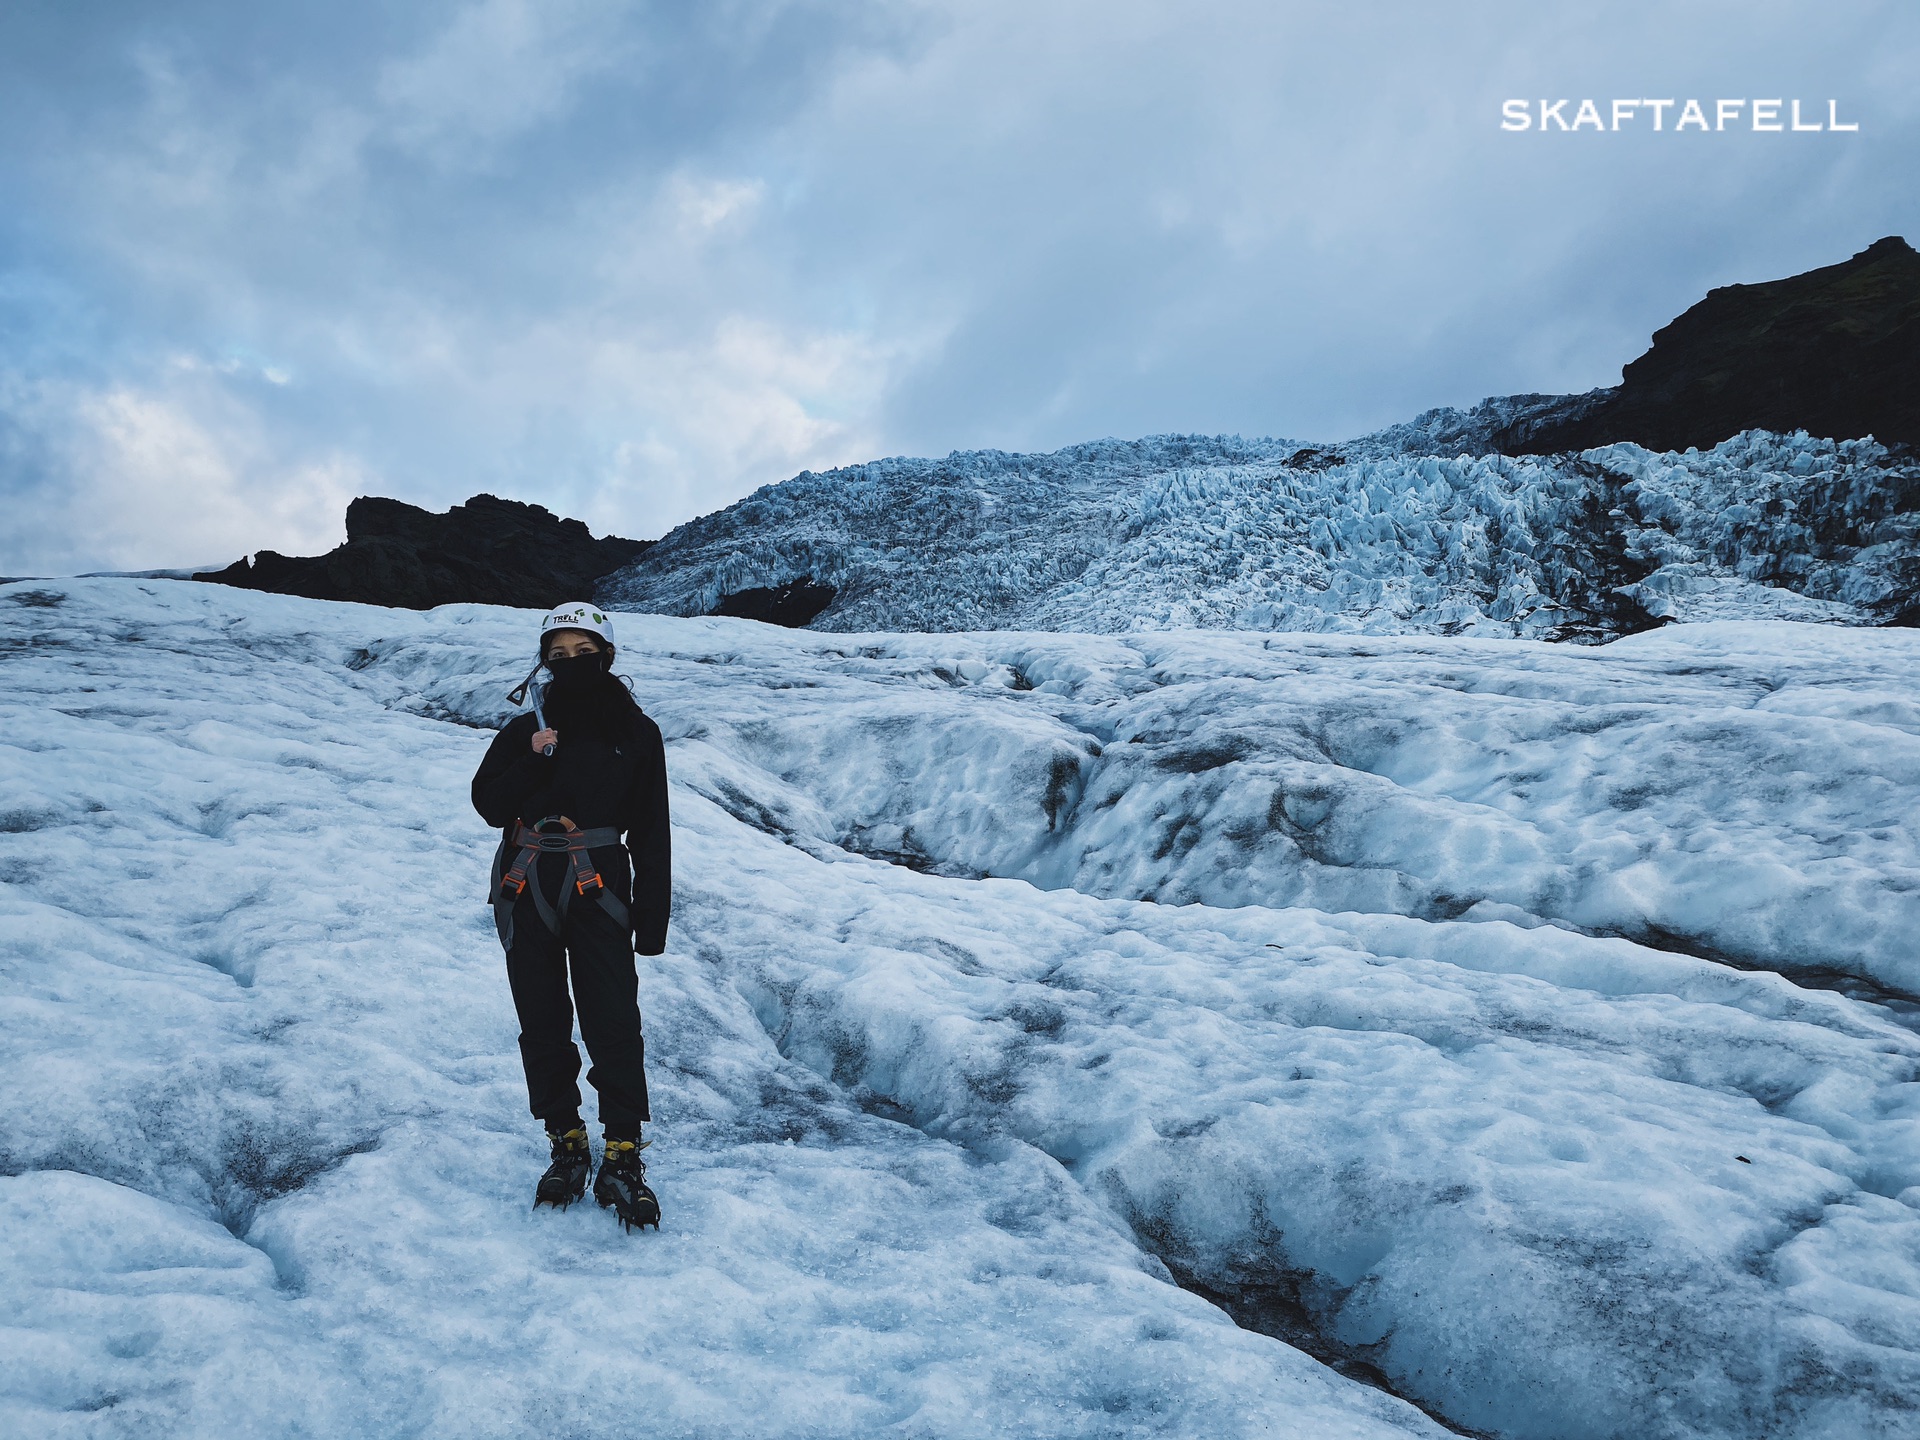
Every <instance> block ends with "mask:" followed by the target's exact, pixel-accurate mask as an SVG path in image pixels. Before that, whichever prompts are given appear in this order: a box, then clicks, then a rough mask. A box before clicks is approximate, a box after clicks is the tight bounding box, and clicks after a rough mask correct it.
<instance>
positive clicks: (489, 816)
mask: <svg viewBox="0 0 1920 1440" xmlns="http://www.w3.org/2000/svg"><path fill="white" fill-rule="evenodd" d="M552 764H553V761H552V760H550V759H548V758H547V757H546V756H545V755H536V754H535V753H534V751H533V716H531V715H516V716H514V717H513V719H511V720H509V721H508V722H507V723H506V725H505V726H504V727H503V728H502V729H501V731H500V733H499V734H498V735H495V736H494V737H493V743H492V744H491V745H489V746H488V747H487V754H486V758H485V759H483V760H482V761H481V762H480V768H479V769H478V770H477V771H475V772H474V776H473V808H474V809H476V810H478V811H479V812H480V818H481V819H482V820H485V821H486V822H487V824H489V825H492V826H494V827H495V828H497V829H505V828H506V827H507V826H508V825H510V824H512V823H513V821H514V819H515V818H516V817H518V816H519V814H520V812H521V811H522V810H523V809H524V808H525V806H526V802H527V799H528V797H530V796H531V795H532V794H533V792H534V791H536V790H538V789H539V788H540V786H541V785H542V784H544V783H545V781H546V778H547V769H548V767H549V766H551V765H552Z"/></svg>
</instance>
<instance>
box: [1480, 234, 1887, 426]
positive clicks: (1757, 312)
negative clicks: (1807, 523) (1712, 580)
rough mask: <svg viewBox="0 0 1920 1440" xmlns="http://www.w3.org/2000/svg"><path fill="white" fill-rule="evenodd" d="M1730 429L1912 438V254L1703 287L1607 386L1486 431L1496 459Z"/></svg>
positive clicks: (1881, 251) (1883, 247)
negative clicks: (1753, 281)
mask: <svg viewBox="0 0 1920 1440" xmlns="http://www.w3.org/2000/svg"><path fill="white" fill-rule="evenodd" d="M1743 430H1771V431H1774V432H1775V433H1777V434H1783V435H1784V434H1791V433H1792V432H1793V431H1795V430H1804V431H1806V432H1807V433H1808V434H1809V435H1818V436H1822V437H1825V438H1827V439H1830V440H1851V439H1857V438H1859V437H1861V436H1865V435H1871V436H1873V437H1874V438H1875V439H1876V440H1879V441H1880V442H1881V443H1882V444H1905V445H1916V444H1920V253H1916V252H1915V251H1914V249H1913V247H1912V246H1910V245H1909V244H1907V242H1906V241H1905V240H1904V239H1902V238H1900V237H1899V236H1897V235H1889V236H1887V237H1886V238H1885V239H1884V240H1876V241H1875V242H1874V243H1873V244H1871V245H1869V246H1868V247H1867V248H1866V249H1865V250H1862V251H1861V252H1860V253H1859V254H1858V255H1855V256H1854V257H1853V258H1852V259H1850V260H1843V261H1842V262H1841V263H1840V264H1838V265H1827V266H1823V267H1822V268H1821V269H1818V270H1809V271H1807V272H1806V273H1805V274H1802V275H1793V276H1789V277H1788V278H1787V279H1785V280H1771V281H1768V282H1766V283H1764V284H1759V285H1728V286H1725V287H1723V288H1721V289H1718V290H1711V291H1709V292H1708V293H1707V298H1706V299H1704V300H1702V301H1701V302H1700V303H1699V304H1697V305H1694V306H1693V307H1691V308H1690V309H1689V310H1687V311H1686V313H1684V314H1683V315H1681V316H1680V317H1679V318H1678V319H1676V320H1674V321H1673V322H1672V323H1670V324H1668V325H1665V326H1663V327H1662V328H1660V329H1659V330H1656V331H1655V332H1654V335H1653V345H1652V347H1651V348H1650V349H1649V350H1648V351H1647V353H1646V354H1644V355H1642V356H1641V357H1640V358H1639V359H1637V360H1635V361H1633V362H1632V363H1630V364H1629V365H1627V366H1626V368H1625V369H1624V370H1623V371H1622V372H1621V378H1620V384H1619V385H1617V386H1614V387H1613V388H1612V389H1609V390H1596V391H1592V392H1589V393H1588V394H1587V395H1582V396H1568V397H1564V398H1563V401H1562V404H1561V405H1560V406H1557V407H1555V406H1549V407H1543V409H1542V410H1540V411H1538V412H1536V413H1532V414H1527V415H1522V416H1519V417H1516V419H1515V420H1514V421H1513V422H1512V423H1511V424H1508V425H1506V426H1502V427H1500V428H1499V429H1497V430H1495V432H1494V433H1493V435H1492V436H1491V437H1490V438H1491V443H1492V445H1493V447H1494V448H1495V449H1497V450H1499V451H1500V452H1501V453H1503V454H1507V455H1549V454H1555V453H1558V452H1561V451H1568V450H1587V449H1591V448H1592V447H1593V446H1595V445H1610V444H1613V443H1615V442H1617V441H1621V440H1631V441H1633V442H1634V443H1635V444H1637V445H1643V446H1645V447H1646V448H1647V449H1649V450H1685V449H1688V448H1697V449H1702V450H1704V449H1707V448H1708V447H1710V446H1713V445H1717V444H1719V443H1720V442H1721V441H1722V440H1725V439H1727V438H1728V437H1730V436H1733V435H1738V434H1739V433H1740V432H1741V431H1743Z"/></svg>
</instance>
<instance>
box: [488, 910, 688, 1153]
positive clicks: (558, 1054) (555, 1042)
mask: <svg viewBox="0 0 1920 1440" xmlns="http://www.w3.org/2000/svg"><path fill="white" fill-rule="evenodd" d="M569 962H571V964H572V969H573V999H574V1000H577V1001H578V1002H579V1004H580V1038H581V1039H583V1040H585V1041H586V1042H587V1054H588V1055H589V1056H590V1057H592V1060H593V1068H592V1069H591V1070H589V1071H587V1083H588V1084H589V1085H591V1086H593V1088H594V1089H595V1090H596V1091H598V1092H599V1095H600V1123H601V1124H602V1125H604V1126H606V1128H607V1133H608V1134H610V1135H612V1136H614V1137H615V1138H617V1139H621V1140H631V1139H637V1138H638V1137H639V1134H640V1122H641V1121H643V1120H651V1119H652V1118H653V1116H652V1114H651V1112H650V1111H649V1110H648V1109H647V1071H646V1042H645V1041H644V1040H642V1039H641V1037H640V1000H639V989H640V982H639V979H638V977H637V976H636V975H635V973H634V968H633V937H632V936H631V935H630V934H628V932H627V931H626V930H625V929H624V928H623V927H622V926H620V925H619V924H618V923H617V922H616V921H615V920H614V918H613V917H612V916H611V915H609V914H607V912H606V911H605V910H603V909H601V908H600V907H599V906H598V905H596V904H594V903H592V901H590V900H582V899H580V898H578V897H576V898H575V899H574V902H573V904H572V905H571V906H570V907H569V908H568V911H567V916H566V919H565V920H563V921H562V922H561V934H560V935H555V934H554V933H553V932H552V931H551V930H549V929H547V927H546V925H545V924H544V923H543V922H542V921H541V919H540V915H539V913H538V912H537V911H536V910H535V909H534V906H533V899H532V897H531V895H522V896H521V897H520V899H519V901H518V903H516V904H515V906H514V909H513V944H512V946H511V947H509V949H508V950H507V981H508V983H509V984H511V985H512V986H513V1008H514V1009H515V1010H517V1011H518V1012H519V1014H520V1061H521V1063H522V1064H523V1065H525V1066H526V1070H527V1108H528V1109H530V1110H532V1111H533V1113H534V1117H535V1118H536V1119H538V1120H541V1121H543V1122H545V1123H546V1125H547V1127H548V1128H549V1129H552V1128H553V1126H554V1125H555V1124H556V1123H558V1122H561V1121H566V1120H571V1119H573V1117H574V1116H576V1115H578V1114H579V1113H580V1086H579V1083H578V1081H579V1077H580V1051H579V1050H578V1049H577V1048H576V1047H575V1046H574V1043H573V1005H572V1004H571V1003H570V1001H569V999H568V996H567V969H568V964H569Z"/></svg>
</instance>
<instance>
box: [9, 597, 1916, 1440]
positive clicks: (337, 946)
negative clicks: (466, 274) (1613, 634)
mask: <svg viewBox="0 0 1920 1440" xmlns="http://www.w3.org/2000/svg"><path fill="white" fill-rule="evenodd" d="M533 623H534V617H532V616H530V615H525V614H520V613H516V612H511V611H504V610H496V609H489V608H484V607H471V606H460V607H448V608H445V609H442V610H439V611H434V612H429V613H426V614H413V613H410V612H398V611H388V610H380V609H375V608H371V607H364V606H348V605H328V604H324V603H320V602H313V601H305V600H299V599H295V598H291V597H282V596H272V595H261V594H253V593H249V592H241V591H234V590H225V589H221V588H219V587H208V586H192V585H186V584H171V583H168V582H164V581H133V580H85V581H63V582H40V583H38V584H20V585H11V586H5V587H0V655H3V656H4V657H5V661H6V667H7V674H8V677H9V679H10V681H11V683H10V685H9V686H8V688H7V690H6V691H5V692H4V693H0V705H3V706H4V707H5V712H6V721H5V727H4V731H0V876H3V877H4V879H5V881H6V885H5V887H4V890H0V957H4V959H0V966H3V967H4V968H3V969H0V974H4V977H5V979H4V986H3V987H0V1006H4V1009H3V1010H0V1014H3V1015H4V1017H5V1019H4V1023H3V1024H0V1046H3V1047H4V1060H3V1061H0V1085H3V1086H4V1091H3V1092H0V1099H3V1101H4V1103H0V1155H3V1156H4V1158H5V1162H6V1163H5V1165H4V1166H0V1217H4V1218H3V1219H0V1227H3V1228H4V1233H5V1234H6V1236H7V1240H8V1244H7V1245H6V1246H5V1247H0V1249H4V1252H5V1253H4V1256H0V1265H4V1266H5V1268H6V1279H5V1286H6V1293H7V1295H8V1297H9V1304H10V1310H9V1315H8V1317H7V1319H6V1321H5V1322H4V1323H5V1325H6V1327H7V1332H6V1333H7V1343H6V1345H4V1346H0V1415H4V1416H5V1417H6V1419H7V1423H8V1427H9V1428H10V1429H23V1430H24V1429H34V1430H36V1431H41V1430H44V1431H46V1432H48V1433H67V1432H68V1431H71V1432H73V1433H91V1434H142V1435H150V1434H156V1433H192V1432H199V1431H206V1430H212V1429H215V1428H218V1429H222V1430H233V1431H236V1432H245V1433H258V1434H309V1435H359V1434H406V1433H426V1432H432V1433H435V1434H449V1435H509V1434H520V1433H525V1432H526V1431H527V1430H529V1429H531V1428H535V1427H538V1428H540V1429H542V1430H543V1431H552V1432H555V1433H574V1434H581V1435H599V1434H606V1435H613V1434H625V1433H631V1432H632V1430H633V1429H634V1428H635V1416H636V1415H638V1416H639V1417H641V1419H642V1420H643V1422H644V1424H643V1426H642V1428H645V1429H647V1430H649V1431H651V1432H654V1433H659V1434H662V1435H710V1434H718V1433H754V1434H765V1435H793V1436H801V1435H808V1436H819V1435H859V1434H871V1433H875V1432H879V1431H886V1430H889V1429H891V1430H896V1431H898V1432H899V1433H901V1434H909V1435H943V1436H949V1435H950V1436H965V1435H973V1434H980V1435H1004V1434H1034V1435H1062V1436H1065V1435H1087V1436H1111V1435H1127V1434H1138V1435H1148V1434H1152V1435H1165V1434H1192V1435H1207V1436H1214V1435H1241V1434H1244V1435H1249V1436H1254V1435H1261V1436H1265V1435H1275V1434H1283V1435H1284V1434H1295V1435H1299V1436H1302V1437H1309V1436H1311V1437H1318V1436H1344V1435H1351V1436H1369V1437H1372V1436H1384V1435H1389V1434H1412V1435H1439V1434H1444V1433H1446V1432H1447V1427H1449V1426H1453V1427H1460V1428H1465V1429H1472V1430H1478V1431H1483V1432H1486V1433H1492V1434H1498V1435H1502V1436H1514V1437H1521V1436H1525V1437H1534V1436H1541V1435H1555V1436H1596V1437H1597V1436H1636V1437H1637V1436H1709V1435H1711V1436H1729V1437H1732V1436H1740V1437H1746V1436H1752V1437H1760V1436H1767V1437H1773V1436H1807V1437H1812V1436H1833V1437H1841V1436H1848V1437H1851V1436H1887V1437H1892V1436H1898V1435H1905V1434H1909V1433H1911V1430H1912V1426H1913V1424H1914V1422H1915V1418H1916V1410H1915V1402H1914V1398H1913V1397H1914V1396H1915V1395H1916V1394H1920V1036H1917V1035H1916V1033H1915V1027H1916V1023H1920V1022H1916V1008H1915V1002H1916V996H1917V994H1920V983H1917V977H1916V970H1915V965H1916V961H1915V957H1914V949H1913V941H1912V938H1911V937H1912V936H1913V935H1914V934H1915V933H1917V932H1916V930H1915V927H1914V925H1913V923H1912V921H1913V919H1914V918H1915V917H1914V915H1913V905H1914V903H1915V902H1914V901H1913V899H1912V897H1913V896H1914V895H1915V894H1916V893H1920V885H1916V884H1915V883H1914V881H1915V876H1916V864H1915V858H1916V846H1917V844H1920V837H1916V833H1915V829H1914V821H1913V818H1912V817H1913V815H1914V813H1915V807H1914V803H1913V801H1914V797H1915V792H1916V781H1920V771H1917V770H1916V762H1917V761H1920V705H1916V703H1915V701H1914V698H1913V697H1914V694H1915V682H1916V680H1917V679H1920V636H1917V635H1914V634H1913V633H1912V632H1907V631H1897V630H1863V629H1833V628H1830V627H1824V626H1808V625H1803V624H1793V623H1783V622H1751V621H1748V622H1722V623H1713V624H1700V625H1689V626H1683V627H1675V628H1671V629H1666V630H1662V631H1659V632H1656V633H1652V634H1647V635H1641V636H1637V637H1635V638H1633V639H1630V640H1626V641H1622V642H1617V643H1614V644H1611V645H1605V646H1600V647H1592V648H1569V647H1561V646H1549V645H1542V644H1529V643H1515V642H1512V641H1499V642H1496V641H1489V640H1483V639H1473V638H1445V637H1428V636H1411V637H1409V636H1397V637H1396V636H1382V637H1342V636H1336V635H1328V634H1320V635H1289V636H1273V635H1263V634H1258V633H1251V634H1223V633H1205V632H1191V631H1189V632H1178V633H1167V634H1129V635H1060V634H1052V635H1049V634H1034V633H1029V634H1019V633H990V634H945V635H902V634H860V635H853V634H837V633H812V632H787V631H779V630H774V629H771V628H769V627H766V626H761V625H755V624H752V623H750V622H743V621H730V620H715V619H677V618H671V617H663V616H647V615H626V614H623V615H621V616H620V617H619V626H620V629H621V636H622V640H623V641H624V642H625V643H624V646H623V650H622V662H623V663H622V667H621V668H623V669H625V670H627V671H628V672H629V673H630V674H631V675H632V676H633V678H634V682H635V686H636V689H637V691H638V693H639V695H640V697H641V699H642V701H643V703H644V704H645V705H646V706H647V708H648V710H649V712H650V713H651V714H653V715H654V716H655V717H656V718H657V719H658V720H659V721H660V723H661V725H662V728H663V731H664V733H665V734H666V736H667V738H668V745H669V755H668V758H669V766H670V768H671V771H672V775H673V779H674V782H675V792H674V803H675V807H676V808H675V816H676V834H675V852H676V859H677V863H678V866H679V893H678V898H677V906H676V915H675V922H674V932H673V935H672V938H671V941H670V944H669V947H668V950H667V953H666V954H665V955H663V956H661V957H659V958H657V959H654V960H647V961H643V962H642V966H643V969H642V1005H643V1009H644V1011H645V1015H646V1022H647V1027H648V1032H649V1036H650V1040H651V1045H650V1054H651V1058H652V1060H653V1064H654V1067H655V1069H654V1076H655V1081H656V1086H655V1088H656V1102H657V1108H658V1112H659V1123H658V1124H657V1125H656V1127H655V1131H654V1133H655V1136H656V1138H657V1140H658V1149H657V1151H656V1152H655V1153H656V1154H657V1155H658V1157H659V1159H658V1161H657V1162H656V1164H655V1166H654V1175H655V1176H656V1177H657V1178H658V1180H659V1182H660V1189H661V1191H662V1194H663V1198H664V1199H665V1201H666V1203H667V1206H668V1223H667V1226H666V1229H665V1230H664V1231H663V1232H662V1233H661V1234H660V1235H659V1236H658V1237H648V1241H647V1243H644V1244H636V1243H635V1242H634V1240H633V1239H632V1238H631V1237H625V1236H622V1235H621V1234H620V1233H619V1231H618V1228H617V1227H615V1226H612V1225H610V1224H608V1223H605V1217H604V1216H603V1215H599V1214H597V1213H594V1212H592V1211H590V1210H582V1209H579V1208H576V1209H575V1210H573V1211H569V1212H566V1213H565V1214H560V1215H555V1214H551V1213H546V1212H543V1213H540V1214H535V1213H533V1212H532V1211H531V1210H530V1209H529V1208H528V1204H527V1201H528V1195H529V1193H530V1186H531V1182H532V1178H533V1176H534V1175H535V1174H537V1173H538V1169H539V1166H540V1164H541V1163H542V1154H541V1145H540V1138H539V1136H538V1134H537V1127H535V1126H534V1125H533V1124H532V1122H531V1121H529V1120H528V1119H527V1117H526V1116H525V1114H524V1095H523V1093H522V1090H521V1086H520V1078H519V1074H518V1061H517V1055H516V1052H515V1048H514V1037H513V1029H514V1023H513V1015H512V1009H511V1004H510V1001H509V999H508V997H507V994H506V988H505V985H504V979H503V976H502V975H501V973H500V962H499V959H498V949H497V945H496V944H495V943H494V941H493V938H492V934H491V929H490V922H489V918H488V916H487V913H486V911H485V908H484V903H483V897H482V895H481V894H480V891H481V889H482V887H483V886H484V880H483V878H482V877H483V876H484V875H485V873H486V860H487V855H488V851H489V848H490V847H489V842H490V838H491V837H490V834H489V832H487V831H486V830H485V829H484V827H482V826H481V825H480V823H479V821H478V820H477V818H476V817H474V816H473V815H472V813H471V811H470V809H468V807H467V805H466V801H465V785H466V780H467V778H468V776H469V775H470V774H471V771H472V768H473V766H474V764H476V763H477V759H478V756H479V753H480V752H481V750H482V749H483V748H484V745H485V742H486V739H487V734H486V731H487V730H488V729H489V728H490V727H491V726H492V725H494V724H497V723H498V722H499V721H500V720H501V719H503V718H504V717H505V715H506V714H507V713H509V707H508V705H507V703H506V701H505V699H504V695H505V692H506V691H507V689H508V688H510V687H511V686H512V685H513V684H514V683H515V682H516V681H517V680H518V679H519V678H520V673H521V672H523V670H524V665H523V664H522V656H523V653H524V651H525V650H526V649H527V646H528V637H529V634H530V633H531V628H532V625H533ZM1176 1282H1177V1283H1176ZM1235 1320H1237V1321H1239V1322H1240V1323H1238V1324H1236V1323H1234V1321H1235ZM1263 1332H1265V1333H1263ZM1276 1336H1277V1337H1281V1338H1274V1337H1276ZM1283 1339H1284V1340H1291V1341H1293V1342H1294V1343H1293V1344H1288V1343H1282V1341H1283ZM1297 1347H1305V1348H1306V1349H1309V1350H1311V1351H1313V1352H1314V1353H1315V1354H1318V1355H1320V1356H1322V1357H1324V1358H1325V1359H1326V1360H1328V1361H1330V1362H1332V1363H1333V1365H1334V1366H1337V1367H1340V1369H1344V1370H1345V1371H1347V1372H1348V1374H1342V1373H1340V1372H1339V1369H1336V1368H1329V1366H1328V1365H1323V1364H1321V1363H1319V1362H1318V1361H1316V1360H1313V1359H1310V1358H1309V1357H1308V1355H1307V1354H1305V1353H1303V1351H1302V1349H1301V1348H1297ZM1349 1375H1360V1376H1363V1377H1372V1378H1375V1379H1377V1380H1378V1381H1379V1382H1380V1383H1381V1384H1382V1385H1384V1386H1386V1387H1388V1388H1390V1389H1391V1390H1392V1391H1394V1392H1397V1394H1398V1395H1400V1396H1404V1397H1407V1399H1410V1400H1412V1401H1415V1402H1417V1403H1418V1404H1419V1405H1420V1406H1422V1407H1424V1408H1425V1409H1426V1410H1427V1411H1428V1412H1430V1414H1431V1415H1432V1416H1434V1417H1437V1419H1435V1418H1429V1416H1428V1415H1424V1414H1422V1413H1421V1411H1420V1410H1419V1409H1416V1408H1414V1406H1413V1405H1412V1404H1409V1403H1406V1400H1402V1399H1397V1398H1394V1396H1393V1395H1390V1394H1387V1393H1383V1391H1382V1390H1381V1389H1379V1388H1374V1387H1371V1386H1368V1385H1365V1384H1361V1383H1357V1382H1356V1381H1355V1380H1354V1379H1352V1378H1349ZM342 1377H350V1383H342Z"/></svg>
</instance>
